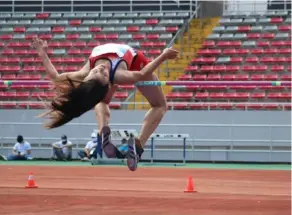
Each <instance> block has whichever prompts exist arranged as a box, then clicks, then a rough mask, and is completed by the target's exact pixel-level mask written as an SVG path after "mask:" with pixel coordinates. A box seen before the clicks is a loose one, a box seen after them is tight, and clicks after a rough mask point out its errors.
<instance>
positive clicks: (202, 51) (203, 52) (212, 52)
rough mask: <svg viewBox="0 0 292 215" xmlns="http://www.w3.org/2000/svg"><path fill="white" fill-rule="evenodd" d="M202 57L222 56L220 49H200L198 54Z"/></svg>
mask: <svg viewBox="0 0 292 215" xmlns="http://www.w3.org/2000/svg"><path fill="white" fill-rule="evenodd" d="M197 53H198V54H200V55H218V54H221V50H220V49H200V50H199V51H198V52H197Z"/></svg>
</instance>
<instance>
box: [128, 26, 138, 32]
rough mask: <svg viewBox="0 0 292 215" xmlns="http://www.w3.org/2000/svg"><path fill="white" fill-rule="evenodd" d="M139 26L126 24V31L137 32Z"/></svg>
mask: <svg viewBox="0 0 292 215" xmlns="http://www.w3.org/2000/svg"><path fill="white" fill-rule="evenodd" d="M139 30H140V28H139V26H128V27H127V32H139Z"/></svg>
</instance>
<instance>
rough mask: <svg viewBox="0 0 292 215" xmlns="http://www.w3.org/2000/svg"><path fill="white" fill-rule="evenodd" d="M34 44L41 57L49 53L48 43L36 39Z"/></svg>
mask: <svg viewBox="0 0 292 215" xmlns="http://www.w3.org/2000/svg"><path fill="white" fill-rule="evenodd" d="M32 44H33V46H34V48H35V49H36V50H37V52H38V54H39V55H40V56H41V55H43V54H46V53H47V48H48V43H47V41H44V40H41V39H40V38H38V37H34V38H33V43H32Z"/></svg>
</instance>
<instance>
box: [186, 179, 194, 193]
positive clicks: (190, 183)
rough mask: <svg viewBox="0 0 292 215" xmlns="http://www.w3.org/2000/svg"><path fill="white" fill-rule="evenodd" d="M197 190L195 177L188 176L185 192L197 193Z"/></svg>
mask: <svg viewBox="0 0 292 215" xmlns="http://www.w3.org/2000/svg"><path fill="white" fill-rule="evenodd" d="M195 192H197V191H196V189H195V186H194V183H193V178H192V177H191V176H190V177H189V178H188V183H187V187H186V189H185V193H195Z"/></svg>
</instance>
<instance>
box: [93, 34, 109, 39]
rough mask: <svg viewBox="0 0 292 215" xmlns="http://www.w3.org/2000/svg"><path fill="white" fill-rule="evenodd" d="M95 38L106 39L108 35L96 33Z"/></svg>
mask: <svg viewBox="0 0 292 215" xmlns="http://www.w3.org/2000/svg"><path fill="white" fill-rule="evenodd" d="M94 39H96V40H105V39H106V35H105V34H95V35H94Z"/></svg>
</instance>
